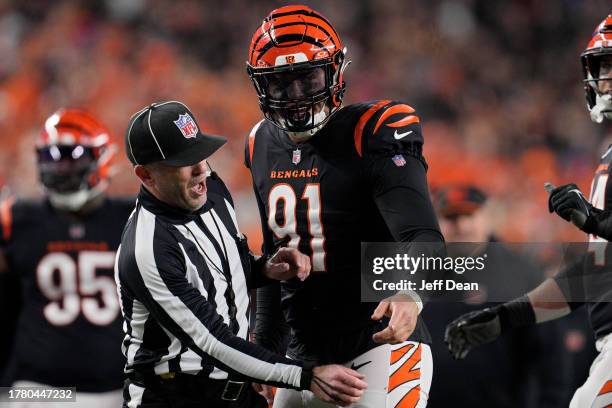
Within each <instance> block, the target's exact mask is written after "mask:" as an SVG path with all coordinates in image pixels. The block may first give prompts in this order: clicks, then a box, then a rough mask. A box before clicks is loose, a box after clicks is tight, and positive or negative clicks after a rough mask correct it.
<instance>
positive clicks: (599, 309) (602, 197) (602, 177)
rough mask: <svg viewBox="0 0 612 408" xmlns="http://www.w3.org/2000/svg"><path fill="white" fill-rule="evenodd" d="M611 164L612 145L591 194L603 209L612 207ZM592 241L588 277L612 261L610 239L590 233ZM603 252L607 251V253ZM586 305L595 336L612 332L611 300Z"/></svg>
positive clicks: (587, 267)
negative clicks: (602, 265)
mask: <svg viewBox="0 0 612 408" xmlns="http://www.w3.org/2000/svg"><path fill="white" fill-rule="evenodd" d="M610 166H612V146H610V147H609V148H608V150H607V151H606V153H605V154H604V155H603V156H602V157H601V161H600V164H599V166H598V167H597V170H596V171H595V176H594V177H593V182H592V184H591V195H590V200H589V201H590V202H591V203H592V204H593V206H595V207H597V208H599V209H601V210H611V209H612V180H610ZM591 242H593V243H599V244H596V245H595V246H594V248H595V249H594V251H593V256H592V257H587V259H586V261H585V262H586V265H585V271H587V272H586V275H587V279H588V276H589V275H591V274H592V273H595V274H596V272H594V271H592V268H597V266H596V265H598V264H605V265H606V268H610V264H611V263H612V258H611V257H612V247H610V246H609V245H608V241H606V240H605V239H603V238H600V237H597V236H594V235H589V243H591ZM602 245H605V247H606V248H605V251H601V249H603V247H602ZM602 252H605V254H604V253H602ZM602 255H603V256H605V257H606V258H607V259H605V260H601V259H598V257H599V256H602ZM603 273H604V274H609V273H610V272H609V271H605V272H603ZM587 285H588V284H587ZM609 291H612V288H609ZM603 297H604V298H605V299H607V300H609V299H610V297H611V295H610V294H609V293H608V294H607V295H604V296H603ZM586 307H587V310H588V312H589V317H590V319H591V325H592V326H593V331H594V333H595V338H596V339H600V338H602V337H603V336H605V335H607V334H609V333H612V303H610V302H609V301H607V302H588V303H587V304H586Z"/></svg>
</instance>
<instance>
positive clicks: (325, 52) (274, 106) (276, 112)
mask: <svg viewBox="0 0 612 408" xmlns="http://www.w3.org/2000/svg"><path fill="white" fill-rule="evenodd" d="M345 55H346V48H343V47H342V43H341V42H340V38H339V37H338V34H337V33H336V30H334V27H333V26H332V25H331V23H330V22H329V21H328V20H327V19H326V18H325V17H324V16H323V15H321V14H320V13H318V12H317V11H315V10H313V9H311V8H309V7H306V6H285V7H281V8H278V9H276V10H273V11H272V12H271V13H270V14H269V15H268V16H267V17H266V18H265V19H264V20H263V23H262V24H261V25H260V27H259V28H258V29H257V31H255V34H254V35H253V39H252V40H251V46H250V48H249V59H248V61H247V72H248V74H249V76H250V78H251V80H252V81H253V84H254V85H255V90H256V91H257V95H258V97H259V106H260V108H261V110H262V112H263V114H264V116H265V117H266V118H267V119H268V120H270V121H271V122H272V123H274V125H276V126H277V127H279V128H280V129H282V130H285V131H287V132H289V133H290V134H292V135H295V136H296V137H309V136H311V135H313V134H314V133H315V132H316V131H317V130H319V129H320V128H321V127H322V126H323V124H325V122H326V121H327V120H329V118H330V117H331V116H332V115H333V114H334V113H335V112H336V111H337V110H338V109H339V108H340V106H341V104H342V98H343V96H344V90H345V83H344V80H343V72H344V69H345V68H346V66H348V64H349V61H346V59H345Z"/></svg>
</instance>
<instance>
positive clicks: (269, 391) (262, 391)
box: [253, 383, 274, 405]
mask: <svg viewBox="0 0 612 408" xmlns="http://www.w3.org/2000/svg"><path fill="white" fill-rule="evenodd" d="M253 389H254V390H255V392H257V393H258V394H259V395H261V396H262V397H264V398H265V399H266V402H267V403H268V405H272V403H273V402H274V391H273V390H274V387H273V386H271V385H266V384H257V383H253Z"/></svg>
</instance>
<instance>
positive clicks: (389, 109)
mask: <svg viewBox="0 0 612 408" xmlns="http://www.w3.org/2000/svg"><path fill="white" fill-rule="evenodd" d="M380 105H381V106H377V105H376V104H375V105H373V107H371V108H370V110H369V111H370V112H373V113H372V115H371V117H370V118H369V119H368V118H367V117H366V119H367V123H366V124H365V125H364V133H363V139H362V141H361V142H362V154H361V157H362V160H363V175H364V178H365V183H366V185H367V186H368V187H369V190H370V193H371V195H372V197H373V199H374V202H375V203H376V207H377V208H378V211H379V212H380V214H381V216H382V217H383V219H384V221H385V224H386V226H387V228H388V229H389V231H390V233H391V235H392V236H393V239H394V240H395V241H396V242H405V243H409V245H407V247H406V248H407V252H408V255H409V256H414V257H417V256H419V255H422V254H424V255H426V256H444V255H445V246H444V237H443V236H442V233H441V232H440V227H439V225H438V220H437V217H436V214H435V211H434V208H433V205H432V202H431V198H430V195H429V188H428V185H427V165H426V163H425V159H424V158H423V154H422V146H423V136H422V134H421V126H420V119H419V117H418V116H417V115H416V111H415V110H414V109H413V108H412V107H410V106H409V105H406V104H402V103H396V102H388V103H387V104H384V101H381V103H380ZM366 114H367V113H366ZM361 120H364V119H363V116H362V119H361ZM357 130H359V129H357ZM438 274H439V271H428V279H432V278H434V277H437V275H438ZM417 294H418V295H419V296H420V298H421V299H422V300H426V299H427V298H429V297H431V296H432V295H434V294H431V293H426V292H417Z"/></svg>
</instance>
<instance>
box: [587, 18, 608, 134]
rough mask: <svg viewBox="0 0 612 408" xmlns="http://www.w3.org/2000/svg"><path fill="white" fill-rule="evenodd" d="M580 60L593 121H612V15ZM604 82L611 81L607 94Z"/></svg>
mask: <svg viewBox="0 0 612 408" xmlns="http://www.w3.org/2000/svg"><path fill="white" fill-rule="evenodd" d="M580 60H581V62H582V72H583V75H584V90H585V93H586V100H587V108H588V109H589V112H590V114H591V119H592V120H593V121H594V122H597V123H601V122H602V121H603V119H604V117H605V118H607V119H610V120H612V14H610V15H609V16H608V17H606V18H605V19H604V20H603V21H602V22H601V23H600V24H599V25H598V26H597V28H596V29H595V32H594V33H593V36H592V38H591V41H589V44H588V45H587V47H586V49H585V50H584V52H583V53H582V55H581V56H580ZM602 81H610V82H608V83H607V84H606V85H607V88H608V91H607V92H603V91H602V86H603V85H604V84H603V83H602ZM608 84H609V85H608Z"/></svg>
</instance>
